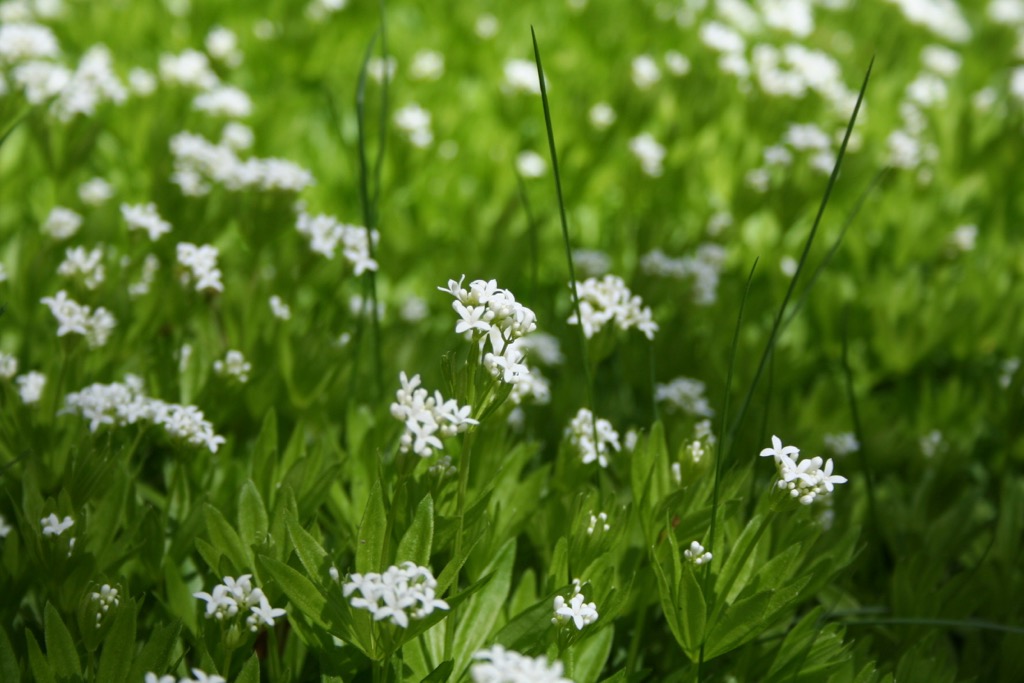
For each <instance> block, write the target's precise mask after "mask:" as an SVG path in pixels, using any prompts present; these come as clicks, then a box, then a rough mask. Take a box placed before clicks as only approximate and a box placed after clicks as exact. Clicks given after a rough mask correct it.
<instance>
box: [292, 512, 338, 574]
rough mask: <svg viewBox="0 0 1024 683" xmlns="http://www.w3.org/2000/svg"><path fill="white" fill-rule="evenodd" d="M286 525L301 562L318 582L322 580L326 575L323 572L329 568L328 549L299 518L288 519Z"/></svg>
mask: <svg viewBox="0 0 1024 683" xmlns="http://www.w3.org/2000/svg"><path fill="white" fill-rule="evenodd" d="M285 526H286V527H287V529H288V537H289V538H290V539H291V540H292V545H294V546H295V554H296V555H298V556H299V562H301V563H302V566H303V567H305V569H306V572H307V573H308V574H309V575H310V576H311V577H313V578H314V579H315V580H317V581H318V582H319V581H321V580H322V579H323V577H324V574H323V572H324V571H326V570H327V569H328V564H329V559H328V557H327V551H326V550H324V549H323V547H322V546H321V545H320V544H319V543H318V542H317V540H316V539H315V538H313V535H312V534H311V533H309V532H308V531H306V530H305V529H303V528H302V526H301V525H300V524H299V522H298V520H297V519H288V520H287V521H286V522H285Z"/></svg>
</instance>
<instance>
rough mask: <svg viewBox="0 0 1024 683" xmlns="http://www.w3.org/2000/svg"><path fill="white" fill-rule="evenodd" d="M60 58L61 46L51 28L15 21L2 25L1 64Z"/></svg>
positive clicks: (0, 42) (0, 26)
mask: <svg viewBox="0 0 1024 683" xmlns="http://www.w3.org/2000/svg"><path fill="white" fill-rule="evenodd" d="M24 18H25V19H27V18H28V17H24ZM59 56H60V44H59V43H58V42H57V36H55V35H54V34H53V31H52V30H50V28H49V27H47V26H42V25H41V24H33V23H28V22H21V21H13V20H12V21H11V22H10V23H7V21H6V20H5V21H4V23H3V24H0V64H5V65H6V64H16V63H18V62H25V61H29V60H33V59H56V58H57V57H59Z"/></svg>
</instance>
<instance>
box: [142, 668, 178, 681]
mask: <svg viewBox="0 0 1024 683" xmlns="http://www.w3.org/2000/svg"><path fill="white" fill-rule="evenodd" d="M144 683H176V682H175V678H174V676H171V675H170V674H165V675H163V676H157V675H156V674H155V673H153V672H152V671H148V672H146V680H145V682H144Z"/></svg>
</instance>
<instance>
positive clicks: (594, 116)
mask: <svg viewBox="0 0 1024 683" xmlns="http://www.w3.org/2000/svg"><path fill="white" fill-rule="evenodd" d="M615 118H616V116H615V110H614V109H613V108H612V105H610V104H608V103H607V102H598V103H597V104H595V105H594V106H592V107H591V108H590V111H588V112H587V120H588V121H590V125H591V126H593V127H594V128H595V129H596V130H604V129H606V128H608V127H609V126H610V125H612V124H613V123H615Z"/></svg>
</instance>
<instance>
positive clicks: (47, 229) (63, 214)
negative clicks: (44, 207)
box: [42, 206, 82, 240]
mask: <svg viewBox="0 0 1024 683" xmlns="http://www.w3.org/2000/svg"><path fill="white" fill-rule="evenodd" d="M81 227H82V217H81V216H80V215H79V214H77V213H76V212H74V211H72V210H71V209H68V208H65V207H63V206H55V207H53V208H52V209H50V213H49V215H47V216H46V220H45V221H43V225H42V231H43V234H45V235H49V236H50V237H52V238H53V239H55V240H66V239H68V238H70V237H72V236H73V235H74V234H75V233H76V232H78V229H79V228H81Z"/></svg>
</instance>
